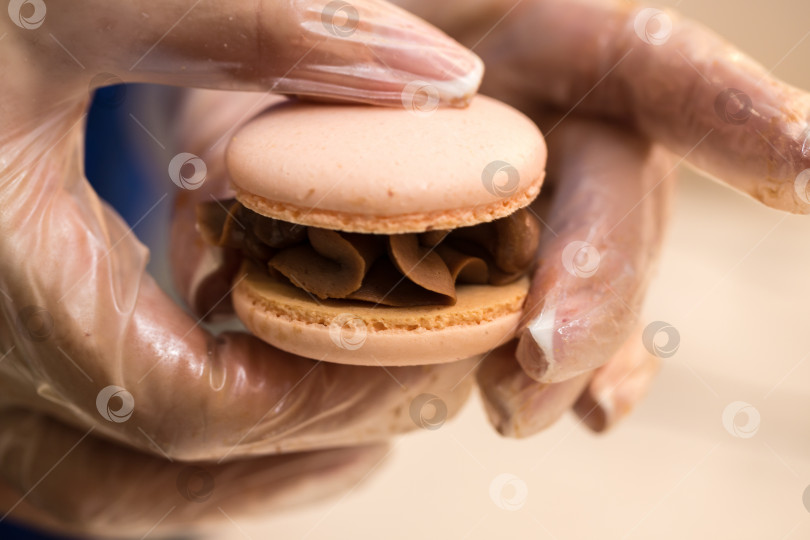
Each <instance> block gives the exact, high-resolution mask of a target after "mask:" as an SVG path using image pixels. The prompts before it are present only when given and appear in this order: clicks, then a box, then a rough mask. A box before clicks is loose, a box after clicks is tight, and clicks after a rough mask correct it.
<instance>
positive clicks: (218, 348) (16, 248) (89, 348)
mask: <svg viewBox="0 0 810 540" xmlns="http://www.w3.org/2000/svg"><path fill="white" fill-rule="evenodd" d="M74 112H75V111H67V110H66V111H63V112H62V113H60V114H54V115H53V116H51V117H49V118H47V119H44V120H43V121H42V123H41V125H39V127H38V128H37V130H35V131H33V132H31V133H27V134H24V135H20V136H18V137H14V138H10V139H6V140H5V141H4V143H5V144H4V145H3V152H4V154H3V156H4V159H7V163H8V166H7V167H6V168H5V169H3V170H2V171H0V206H2V208H3V212H2V213H0V238H2V242H0V289H2V292H0V303H2V308H3V309H2V312H3V316H4V318H5V324H2V325H0V351H2V352H0V354H2V355H4V356H3V360H2V361H0V407H10V406H24V407H29V408H33V409H36V410H40V411H43V412H46V413H48V414H50V415H51V416H53V417H56V418H59V419H61V420H63V421H65V422H68V423H71V424H72V425H74V426H77V427H79V428H85V429H86V428H88V427H90V426H96V429H97V432H98V433H99V435H104V436H107V437H110V438H113V439H115V440H118V441H121V442H124V443H126V444H129V445H132V446H134V447H136V448H139V449H141V450H144V451H148V452H151V453H154V454H156V455H163V454H165V455H168V456H171V457H172V458H178V459H180V458H182V459H187V460H188V459H227V458H234V457H238V456H245V455H256V454H267V453H278V452H291V451H300V450H305V449H316V448H326V447H335V446H345V445H353V444H364V443H366V442H373V441H379V440H384V439H387V438H389V437H390V436H391V435H392V434H394V433H400V432H403V431H407V430H409V429H415V428H416V427H417V423H416V422H415V421H413V420H412V418H411V416H410V414H409V406H410V405H411V402H412V401H413V400H414V399H415V398H416V397H418V396H420V395H421V394H432V395H436V396H438V397H439V398H440V399H442V400H443V401H444V402H445V404H446V407H445V408H446V410H447V414H448V416H450V415H452V414H454V413H455V412H457V411H458V410H459V409H460V407H461V405H462V403H463V402H464V401H465V399H466V397H467V395H468V394H469V389H470V384H471V382H467V381H466V380H465V381H464V382H462V383H459V381H461V380H462V379H464V376H465V375H466V373H467V372H468V371H469V369H470V363H469V362H467V363H464V362H462V363H456V364H448V365H446V366H437V367H432V368H421V367H415V368H401V369H388V370H383V369H381V368H380V369H373V368H352V367H350V366H344V367H340V366H333V365H328V364H327V363H325V362H318V361H312V360H306V359H302V358H299V357H295V356H292V355H289V354H286V353H283V352H281V351H278V350H276V349H273V348H272V347H270V346H268V345H266V344H264V343H262V342H260V341H259V340H257V339H255V338H252V337H250V336H247V335H244V334H223V335H220V336H216V337H215V336H213V335H212V334H210V333H209V332H208V331H207V330H205V329H204V328H202V327H201V326H200V321H199V320H197V319H194V318H192V317H189V316H188V315H187V314H186V313H184V312H183V311H182V310H181V309H180V308H179V307H178V306H177V305H176V304H175V303H174V302H172V300H171V299H170V298H169V297H168V296H167V295H166V294H165V293H164V292H163V291H161V290H160V288H159V287H158V286H157V285H156V283H155V282H154V280H153V279H152V278H151V277H150V276H149V275H148V274H146V273H145V266H146V261H147V258H148V251H147V250H146V249H145V248H144V246H143V245H142V244H141V243H140V242H138V240H137V238H136V237H135V234H134V233H133V231H132V230H131V229H130V228H129V227H127V225H126V224H125V223H124V222H123V221H122V220H121V218H120V217H119V216H117V215H116V214H115V213H114V212H113V211H112V210H111V209H110V208H109V207H107V206H106V205H104V204H103V203H101V202H100V201H99V200H98V198H97V197H96V196H95V194H94V193H93V192H92V190H91V189H90V187H89V185H88V184H87V182H86V180H85V179H84V178H83V175H82V173H81V168H80V166H81V160H80V156H81V141H82V139H83V132H82V126H81V123H80V122H77V121H76V120H75V118H74V116H73V115H74ZM165 198H166V196H164V197H162V198H159V199H158V200H157V201H156V202H155V204H154V205H153V206H152V209H154V208H156V207H157V206H158V205H160V204H162V203H163V201H164V200H165ZM164 204H165V203H164ZM150 212H151V209H150V211H148V212H146V213H145V214H144V216H142V218H141V219H140V220H139V222H142V221H144V220H146V219H149V218H150ZM338 342H339V341H338ZM336 347H337V345H336ZM319 360H327V361H328V358H324V359H319ZM116 411H118V412H116ZM120 411H125V412H120Z"/></svg>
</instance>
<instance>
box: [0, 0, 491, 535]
mask: <svg viewBox="0 0 810 540" xmlns="http://www.w3.org/2000/svg"><path fill="white" fill-rule="evenodd" d="M336 6H337V7H341V6H342V8H341V9H343V10H344V11H345V10H346V9H347V8H346V6H345V5H343V4H335V3H334V2H332V3H327V2H321V3H318V2H282V1H271V0H265V1H259V2H232V3H223V2H214V1H205V0H204V1H180V0H176V1H173V2H166V1H160V2H158V1H157V0H140V1H137V0H136V1H131V2H105V1H101V0H76V1H73V2H69V3H68V2H56V1H53V2H48V3H47V5H45V4H44V3H43V2H41V1H38V0H31V1H30V2H28V3H26V4H21V3H20V2H11V3H10V4H9V10H8V11H9V16H8V17H6V16H5V15H3V16H2V17H0V35H2V36H3V46H2V47H0V63H1V64H2V65H3V66H4V68H5V70H6V73H7V74H11V73H13V74H14V75H13V76H7V77H4V79H3V80H2V81H1V82H0V87H2V93H1V94H0V95H2V98H0V104H2V110H3V113H2V115H0V124H1V125H0V164H1V165H0V208H2V212H0V308H1V309H2V316H3V324H2V325H0V415H2V419H1V420H0V484H3V488H2V491H3V493H4V494H5V495H8V494H9V493H12V494H16V499H14V498H13V497H12V498H11V499H9V498H8V497H5V496H4V498H3V499H2V502H3V504H4V506H3V508H2V509H0V519H6V518H11V519H13V518H14V517H15V516H18V515H29V513H28V511H29V510H32V511H33V512H38V513H39V514H40V515H41V514H46V515H48V516H50V518H52V519H53V520H56V522H57V523H63V524H64V522H70V525H71V528H72V529H81V530H85V531H86V530H90V531H94V532H115V533H117V534H137V535H141V534H144V533H146V532H148V531H150V527H153V526H154V527H156V528H157V529H160V528H161V527H163V526H164V525H166V524H172V523H175V524H180V523H187V522H189V521H192V520H194V519H195V518H196V517H198V516H201V515H214V516H216V517H218V518H219V519H224V516H223V514H224V513H226V512H221V511H220V510H219V506H217V504H218V502H217V501H220V502H221V501H224V500H226V499H227V498H228V496H229V493H232V491H230V492H229V489H230V490H233V489H235V486H237V485H239V484H240V479H243V478H249V485H250V489H249V490H248V493H249V494H252V495H251V496H255V500H254V503H255V504H253V503H252V504H247V502H248V501H247V500H246V499H243V498H241V497H238V498H235V499H234V500H236V501H239V500H242V501H243V502H245V504H236V505H234V506H233V507H232V508H231V510H233V513H236V512H238V511H240V510H244V509H247V508H255V507H256V506H257V505H258V506H259V507H261V508H262V509H263V510H267V509H268V508H270V509H272V508H274V507H277V506H278V504H276V505H275V506H274V505H273V504H270V505H268V506H267V507H262V505H261V501H262V499H263V498H270V499H272V500H274V501H276V502H277V503H279V504H281V502H282V501H284V500H287V499H286V497H287V495H288V494H289V495H290V496H289V500H295V501H298V500H302V499H305V498H306V497H308V496H309V497H311V496H320V495H322V494H323V493H325V492H330V491H334V490H335V489H338V488H339V487H343V486H346V485H353V483H354V482H355V481H356V480H357V479H358V478H360V477H363V476H365V474H366V473H367V472H368V470H370V469H373V468H374V467H376V465H377V464H378V462H379V459H380V458H381V456H382V453H381V450H380V448H379V447H368V446H365V445H369V444H372V443H373V444H376V443H378V442H380V441H384V440H386V439H388V438H389V437H391V436H392V435H393V434H395V433H399V432H402V431H405V430H408V429H413V428H415V427H417V424H418V422H416V421H415V420H414V419H413V418H414V415H413V414H411V412H410V411H409V406H410V404H411V402H412V401H413V399H414V397H416V396H419V395H420V394H424V393H428V394H434V395H437V396H440V398H441V399H442V400H443V402H444V403H445V405H446V409H447V414H448V415H452V414H453V413H455V412H456V411H457V410H458V409H459V407H460V406H461V404H462V402H463V401H464V399H465V398H466V396H467V394H468V390H469V385H465V384H458V381H459V379H460V378H461V377H462V375H463V374H464V373H466V372H467V371H469V369H470V363H469V362H466V363H463V362H462V363H457V364H451V365H445V366H437V367H428V368H422V367H416V368H406V369H389V370H388V371H384V370H382V369H372V368H362V367H350V366H340V365H332V364H327V363H323V362H315V361H311V360H306V359H302V358H298V357H293V356H291V355H289V354H285V353H282V352H280V351H278V350H275V349H273V348H271V347H270V346H268V345H266V344H264V343H263V342H261V341H259V340H257V339H255V338H253V337H252V336H249V335H247V334H242V333H233V332H231V333H224V334H221V335H218V336H214V335H212V334H210V333H209V332H208V331H206V330H204V329H203V328H201V327H200V325H199V322H198V321H197V320H196V319H195V318H193V317H191V316H189V315H188V314H186V313H185V312H184V311H183V310H182V309H181V308H180V307H179V306H177V305H175V304H174V303H173V302H172V301H171V300H170V299H169V298H168V297H167V295H166V294H164V292H163V291H161V290H160V289H159V288H158V286H157V285H156V284H155V282H154V281H153V280H152V278H151V277H150V276H149V275H147V274H146V273H145V271H144V267H145V265H146V261H147V258H148V255H149V254H148V251H147V250H146V248H145V247H144V246H143V245H142V244H141V243H140V242H139V241H138V239H137V238H136V236H135V234H134V233H133V232H132V231H131V230H130V229H129V228H128V227H127V226H126V225H125V223H124V222H123V221H122V220H121V219H120V217H119V216H117V215H116V214H115V212H113V211H112V210H111V209H110V208H109V207H108V206H106V205H105V204H104V203H103V202H102V201H100V200H99V199H98V197H97V196H96V195H95V194H94V192H93V191H92V189H91V187H90V186H89V184H88V183H87V181H86V179H85V178H84V173H83V170H82V161H83V155H82V154H83V136H84V119H85V110H86V108H87V105H88V101H89V94H90V91H91V90H92V88H93V87H95V86H98V85H99V84H105V83H110V82H117V81H118V80H124V81H153V82H161V83H169V84H174V85H197V86H209V87H214V88H222V89H257V90H258V89H261V90H263V91H268V90H272V91H277V92H292V93H298V94H308V95H313V96H318V97H321V98H331V99H334V98H339V97H345V98H355V99H360V100H362V101H367V102H374V103H389V104H395V103H400V102H401V93H402V91H403V89H404V88H405V87H406V85H407V84H408V83H409V82H410V81H411V80H413V79H420V80H424V81H427V82H429V83H430V84H433V85H434V87H435V88H437V89H438V92H439V98H440V99H441V100H442V101H444V102H445V103H458V102H463V101H465V100H466V99H468V98H469V97H470V96H471V95H472V94H473V93H474V92H475V89H476V86H477V82H478V77H480V74H481V64H480V61H479V60H478V59H477V58H476V57H475V56H473V55H471V54H470V53H468V52H466V51H464V49H462V48H461V47H459V46H458V45H457V44H456V43H454V42H453V41H452V40H450V39H448V38H447V37H445V36H443V35H442V34H441V33H439V32H437V31H436V30H435V29H432V28H430V27H428V26H427V25H425V24H424V23H421V22H420V21H418V20H417V19H415V18H414V17H412V16H409V15H407V14H405V13H403V12H402V11H400V10H398V9H397V8H393V7H390V6H388V5H387V4H384V3H382V2H378V1H370V0H369V1H357V2H354V3H353V4H352V5H351V6H349V7H351V8H353V10H349V12H348V19H345V18H344V19H340V18H337V19H336V17H338V15H337V14H336V13H335V11H336ZM17 8H19V10H18V11H16V12H15V10H17ZM337 11H340V10H337ZM336 21H337V22H336ZM347 21H348V22H347ZM111 74H114V75H111ZM258 96H259V95H258V94H257V97H258ZM162 167H163V168H164V170H168V169H169V163H165V164H162ZM170 185H171V184H170ZM177 191H180V188H177V189H176V191H173V192H172V195H174V193H176V192H177ZM143 219H149V215H148V214H147V215H145V216H144V217H143ZM450 388H455V391H450ZM417 418H418V417H417ZM348 446H356V447H358V448H356V449H340V450H322V451H319V452H317V453H312V454H300V455H296V456H292V455H285V456H280V457H279V456H275V457H273V456H270V457H260V456H268V455H269V454H277V453H288V452H299V451H304V450H315V449H327V448H335V447H348ZM244 460H250V462H249V463H248V462H247V461H244ZM184 461H199V462H200V463H201V465H200V466H201V467H210V469H211V470H210V471H209V474H210V475H212V476H213V477H214V482H215V484H216V485H217V486H221V487H222V490H221V491H217V489H216V488H214V491H215V492H216V495H212V494H210V493H209V495H211V499H210V501H211V503H210V504H201V503H200V501H198V500H194V499H199V498H200V497H199V496H194V495H192V496H190V497H187V496H184V495H183V492H184V490H185V491H188V490H192V491H194V490H196V489H198V487H199V486H197V487H190V488H187V489H186V488H184V487H183V486H186V485H187V484H188V482H189V478H187V477H186V476H183V474H186V473H182V471H183V470H185V469H184V468H183V465H182V462H184ZM287 464H292V465H290V466H288V465H287ZM320 469H323V470H328V471H329V472H330V474H329V475H327V476H325V477H324V478H326V481H325V482H324V483H323V484H320V483H317V482H314V481H313V478H314V477H315V476H316V473H317V471H318V470H320ZM307 471H309V472H307ZM181 473H182V474H181ZM331 473H334V475H332V474H331ZM342 473H346V474H342ZM195 474H196V473H195ZM200 474H201V473H200ZM187 476H188V475H187ZM197 476H199V475H197ZM197 476H195V475H194V474H192V475H191V477H192V478H197ZM203 476H205V475H203ZM318 478H320V476H318ZM244 483H245V482H242V484H243V485H244ZM194 485H195V486H196V484H194ZM205 485H206V483H205V482H203V486H205ZM172 486H176V488H172ZM228 486H230V487H228ZM293 492H294V493H293ZM186 495H188V493H186ZM246 497H248V496H247V495H246ZM248 498H249V497H248ZM220 506H221V505H220ZM222 508H225V507H222ZM18 510H19V511H20V512H21V514H17V511H18ZM170 514H171V515H170ZM227 514H228V515H229V516H230V515H232V514H231V512H230V511H228V512H227ZM157 529H156V530H157Z"/></svg>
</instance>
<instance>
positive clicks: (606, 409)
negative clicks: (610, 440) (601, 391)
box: [574, 389, 616, 433]
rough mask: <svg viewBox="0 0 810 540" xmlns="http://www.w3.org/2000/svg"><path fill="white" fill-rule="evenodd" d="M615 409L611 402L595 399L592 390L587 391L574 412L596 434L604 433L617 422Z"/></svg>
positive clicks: (580, 397)
mask: <svg viewBox="0 0 810 540" xmlns="http://www.w3.org/2000/svg"><path fill="white" fill-rule="evenodd" d="M615 410H616V409H615V407H614V406H613V403H612V402H611V401H610V400H606V401H599V400H596V399H594V397H593V396H592V395H591V393H590V389H586V390H585V391H584V392H583V393H582V395H581V396H579V399H578V400H577V402H576V403H575V404H574V412H575V413H576V415H577V416H578V417H579V419H580V420H581V421H582V423H583V424H585V425H586V426H587V427H588V429H590V430H591V431H593V432H594V433H602V432H604V431H607V429H608V428H609V427H610V426H612V425H613V424H614V423H615V422H616V418H615V414H614V413H615Z"/></svg>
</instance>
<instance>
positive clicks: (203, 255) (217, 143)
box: [143, 90, 286, 320]
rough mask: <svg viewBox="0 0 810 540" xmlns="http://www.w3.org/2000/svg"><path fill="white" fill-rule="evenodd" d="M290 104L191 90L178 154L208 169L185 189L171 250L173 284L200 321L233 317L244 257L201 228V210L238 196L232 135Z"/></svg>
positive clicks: (178, 129)
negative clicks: (229, 164)
mask: <svg viewBox="0 0 810 540" xmlns="http://www.w3.org/2000/svg"><path fill="white" fill-rule="evenodd" d="M285 99H286V98H283V97H280V96H274V95H265V96H263V97H257V96H256V94H255V93H252V92H226V91H217V90H187V91H186V92H184V96H183V99H182V103H183V105H182V107H181V111H180V112H179V114H178V115H177V117H176V118H175V119H173V126H174V127H175V129H174V134H173V135H174V137H173V140H175V141H177V149H178V151H182V152H189V153H191V154H194V155H195V156H198V157H199V158H200V159H202V160H203V162H204V163H205V165H206V177H205V181H204V183H203V184H202V185H201V186H200V187H199V188H196V189H193V190H181V191H180V192H179V193H178V195H177V198H176V199H175V201H174V209H173V212H172V222H171V232H170V238H171V241H170V250H169V257H170V262H171V269H172V275H173V278H174V284H175V286H176V288H177V290H178V291H179V293H180V296H181V298H182V299H183V300H184V301H185V302H186V304H187V305H188V306H189V307H190V308H191V309H192V311H193V312H194V314H195V315H196V316H198V317H203V316H205V317H206V320H216V319H217V318H221V317H225V316H229V315H231V314H233V306H232V304H231V301H230V293H231V287H232V285H233V280H234V277H235V276H236V272H237V270H238V264H239V258H237V257H233V256H231V255H232V254H231V253H230V252H229V251H227V250H225V249H223V248H221V247H216V246H212V245H211V244H209V243H207V242H205V241H203V239H202V237H201V235H200V233H199V232H198V231H197V228H196V224H197V216H196V207H197V205H198V204H199V203H202V202H210V201H212V200H224V199H228V198H230V197H233V196H234V193H233V190H232V189H231V187H230V184H229V180H230V179H229V177H228V174H227V170H226V167H225V148H226V147H227V144H226V142H227V140H228V138H229V137H228V135H229V134H230V133H233V132H235V131H236V130H237V129H238V128H239V126H241V125H242V124H243V123H245V122H246V121H247V120H249V119H250V118H251V117H252V116H254V115H255V114H257V113H258V112H259V111H261V110H263V109H264V108H266V107H268V106H270V105H271V104H273V103H277V102H279V101H283V100H285ZM143 105H144V106H148V104H147V103H144V104H143Z"/></svg>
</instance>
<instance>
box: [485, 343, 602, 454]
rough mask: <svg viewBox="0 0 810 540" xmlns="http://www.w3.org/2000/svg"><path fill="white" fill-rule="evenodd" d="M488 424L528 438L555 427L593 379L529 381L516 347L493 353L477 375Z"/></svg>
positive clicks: (511, 434) (586, 374)
mask: <svg viewBox="0 0 810 540" xmlns="http://www.w3.org/2000/svg"><path fill="white" fill-rule="evenodd" d="M476 378H477V380H478V386H479V387H480V388H481V396H482V398H483V401H484V408H485V409H486V412H487V417H488V418H489V422H490V423H491V424H492V425H493V427H495V429H496V430H497V431H498V433H500V434H501V435H505V436H507V437H516V438H522V437H528V436H530V435H534V434H535V433H538V432H539V431H542V430H544V429H546V428H547V427H549V426H551V425H552V424H554V423H555V422H556V421H557V420H559V419H560V417H561V416H562V415H563V413H565V412H566V411H567V410H569V409H570V408H571V406H572V405H573V404H574V402H576V401H577V397H578V396H579V395H580V394H581V393H582V390H583V389H584V388H585V387H586V386H587V384H588V381H589V380H590V378H591V374H590V373H582V374H580V375H578V376H575V377H572V378H571V379H568V380H566V381H563V382H560V383H554V384H548V383H539V382H537V381H535V380H534V379H531V378H530V377H528V376H527V375H526V374H525V373H524V371H523V369H522V368H521V367H520V364H518V363H517V361H515V343H514V342H511V343H509V344H507V345H504V346H502V347H500V348H498V349H496V350H495V351H493V352H491V353H490V354H489V355H488V356H487V357H486V359H485V360H484V361H483V362H482V363H481V366H480V367H479V369H478V373H477V375H476Z"/></svg>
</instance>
